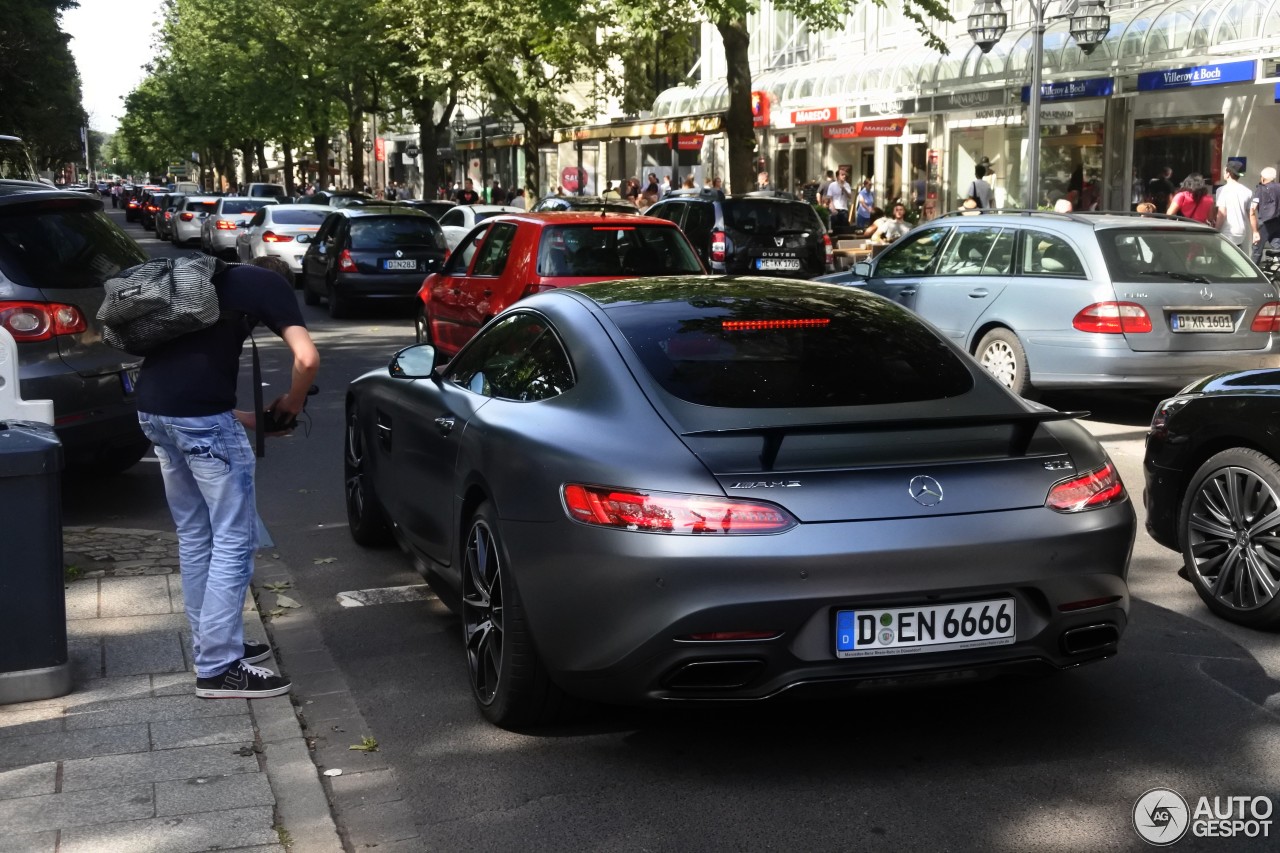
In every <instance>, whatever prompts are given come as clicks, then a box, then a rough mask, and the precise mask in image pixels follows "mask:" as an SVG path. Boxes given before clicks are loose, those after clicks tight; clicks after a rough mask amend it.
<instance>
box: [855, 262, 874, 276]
mask: <svg viewBox="0 0 1280 853" xmlns="http://www.w3.org/2000/svg"><path fill="white" fill-rule="evenodd" d="M853 274H854V275H855V276H857V277H858V278H871V262H870V261H858V262H857V263H856V264H854V265H853Z"/></svg>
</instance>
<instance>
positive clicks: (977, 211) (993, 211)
mask: <svg viewBox="0 0 1280 853" xmlns="http://www.w3.org/2000/svg"><path fill="white" fill-rule="evenodd" d="M997 214H1017V215H1019V216H1030V215H1031V214H1035V215H1037V216H1053V217H1056V218H1058V219H1066V220H1069V221H1071V222H1083V223H1087V222H1089V220H1090V218H1093V217H1100V216H1128V217H1133V218H1135V219H1163V220H1166V221H1169V222H1190V223H1193V224H1195V225H1204V223H1203V222H1197V221H1196V220H1194V219H1188V218H1187V217H1185V216H1170V215H1169V214H1167V213H1138V212H1137V211H1133V210H1073V211H1071V212H1070V213H1059V212H1058V211H1056V210H1022V209H1018V208H983V207H977V208H974V209H973V210H949V211H947V212H946V213H944V214H942V215H941V216H939V217H937V218H939V219H943V218H946V217H950V216H978V215H982V216H991V215H997ZM1205 227H1206V228H1207V227H1209V226H1207V225H1206V226H1205Z"/></svg>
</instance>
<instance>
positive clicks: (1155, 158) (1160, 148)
mask: <svg viewBox="0 0 1280 853" xmlns="http://www.w3.org/2000/svg"><path fill="white" fill-rule="evenodd" d="M1222 128H1223V120H1222V116H1221V115H1207V116H1186V117H1182V118H1168V119H1139V120H1138V121H1136V122H1134V125H1133V166H1134V170H1135V171H1136V173H1137V174H1135V175H1134V176H1133V180H1134V182H1135V186H1136V185H1137V183H1138V182H1142V183H1143V184H1144V185H1145V192H1144V199H1143V200H1145V201H1150V202H1154V203H1155V205H1156V207H1157V208H1159V210H1160V212H1164V209H1165V207H1167V206H1168V204H1169V196H1170V194H1171V193H1170V189H1171V187H1174V188H1176V187H1177V186H1178V184H1180V183H1182V180H1183V179H1184V178H1186V177H1187V176H1188V175H1190V174H1191V173H1192V172H1198V173H1199V174H1201V175H1204V177H1205V179H1206V180H1208V181H1210V182H1217V181H1218V180H1219V179H1220V170H1221V168H1222Z"/></svg>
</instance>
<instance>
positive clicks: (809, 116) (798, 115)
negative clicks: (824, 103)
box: [791, 107, 839, 125]
mask: <svg viewBox="0 0 1280 853" xmlns="http://www.w3.org/2000/svg"><path fill="white" fill-rule="evenodd" d="M837 118H839V110H838V109H837V108H836V107H815V108H813V109H809V110H792V111H791V123H792V124H797V125H798V124H830V123H831V122H833V121H835V120H836V119H837Z"/></svg>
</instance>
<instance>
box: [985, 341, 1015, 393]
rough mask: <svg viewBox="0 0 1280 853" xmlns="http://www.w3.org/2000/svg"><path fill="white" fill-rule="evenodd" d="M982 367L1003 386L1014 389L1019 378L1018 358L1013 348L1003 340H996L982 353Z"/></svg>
mask: <svg viewBox="0 0 1280 853" xmlns="http://www.w3.org/2000/svg"><path fill="white" fill-rule="evenodd" d="M982 366H983V367H985V368H986V369H987V372H988V373H990V374H991V375H992V376H994V377H995V378H996V381H998V382H999V383H1000V384H1001V385H1003V386H1004V387H1006V388H1012V387H1013V383H1014V381H1015V380H1016V379H1017V376H1018V356H1017V354H1015V353H1014V351H1013V347H1011V346H1009V344H1008V343H1007V342H1005V341H1002V340H994V341H992V342H991V343H989V344H987V348H986V349H984V350H983V351H982Z"/></svg>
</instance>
